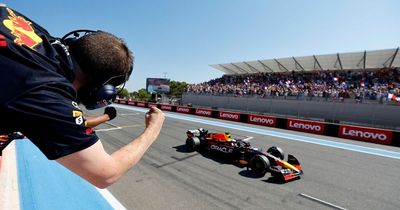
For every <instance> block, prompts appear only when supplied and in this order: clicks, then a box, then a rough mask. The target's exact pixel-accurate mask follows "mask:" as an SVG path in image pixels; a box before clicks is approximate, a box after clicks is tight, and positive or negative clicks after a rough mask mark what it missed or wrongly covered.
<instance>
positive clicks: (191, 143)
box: [185, 137, 200, 152]
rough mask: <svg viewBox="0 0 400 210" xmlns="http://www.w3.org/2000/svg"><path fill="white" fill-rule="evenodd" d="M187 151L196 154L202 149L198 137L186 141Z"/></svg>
mask: <svg viewBox="0 0 400 210" xmlns="http://www.w3.org/2000/svg"><path fill="white" fill-rule="evenodd" d="M185 145H186V150H187V151H189V152H194V151H196V150H197V149H198V148H199V147H200V139H199V138H197V137H192V138H187V139H186V144H185Z"/></svg>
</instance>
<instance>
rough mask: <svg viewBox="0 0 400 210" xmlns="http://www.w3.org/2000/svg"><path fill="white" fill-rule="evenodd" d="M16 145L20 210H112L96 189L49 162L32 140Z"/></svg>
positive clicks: (24, 140) (54, 163)
mask: <svg viewBox="0 0 400 210" xmlns="http://www.w3.org/2000/svg"><path fill="white" fill-rule="evenodd" d="M15 143H16V159H17V174H18V188H19V206H20V209H22V210H27V209H29V210H55V209H57V210H62V209H85V210H89V209H96V210H97V209H113V207H112V206H111V205H110V203H109V202H108V201H107V200H106V199H105V198H104V197H103V196H102V194H100V192H99V191H98V189H97V188H95V187H94V186H93V185H91V184H90V183H88V182H87V181H85V180H84V179H82V178H81V177H79V176H77V175H75V174H73V173H72V172H71V171H69V170H68V169H66V168H64V167H63V166H61V165H60V164H58V163H57V162H56V161H50V160H48V159H47V158H46V157H45V156H44V155H43V154H42V153H41V152H40V150H39V149H38V148H37V147H36V146H35V145H33V144H32V143H31V141H29V140H28V139H23V140H16V141H15ZM3 158H7V157H3Z"/></svg>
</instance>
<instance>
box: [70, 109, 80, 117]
mask: <svg viewBox="0 0 400 210" xmlns="http://www.w3.org/2000/svg"><path fill="white" fill-rule="evenodd" d="M72 116H73V117H80V116H82V112H81V111H75V110H73V111H72Z"/></svg>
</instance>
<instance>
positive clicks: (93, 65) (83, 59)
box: [68, 31, 134, 86]
mask: <svg viewBox="0 0 400 210" xmlns="http://www.w3.org/2000/svg"><path fill="white" fill-rule="evenodd" d="M68 48H69V51H70V53H71V54H72V56H73V57H74V59H75V60H76V61H77V63H78V65H79V67H80V69H81V71H82V72H83V73H84V78H85V79H84V83H85V85H88V86H98V85H102V84H104V83H105V82H108V83H109V84H111V85H114V86H118V85H121V84H122V83H124V82H125V81H126V80H127V79H128V78H129V76H130V74H131V73H132V69H133V59H134V58H133V56H132V53H131V51H130V50H129V49H128V47H127V45H126V44H125V42H124V41H123V40H122V39H120V38H118V37H116V36H114V35H112V34H110V33H107V32H102V31H97V32H92V33H89V34H86V35H84V36H82V37H80V38H79V39H77V40H75V41H73V42H70V43H68ZM110 78H113V79H111V80H110Z"/></svg>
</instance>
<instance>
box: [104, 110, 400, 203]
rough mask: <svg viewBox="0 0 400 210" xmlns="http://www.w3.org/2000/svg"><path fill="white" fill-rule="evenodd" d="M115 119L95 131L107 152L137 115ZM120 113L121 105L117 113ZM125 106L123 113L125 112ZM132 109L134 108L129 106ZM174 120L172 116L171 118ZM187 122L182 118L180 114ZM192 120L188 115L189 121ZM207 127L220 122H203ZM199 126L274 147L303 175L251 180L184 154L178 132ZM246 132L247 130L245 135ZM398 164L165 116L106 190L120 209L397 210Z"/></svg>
mask: <svg viewBox="0 0 400 210" xmlns="http://www.w3.org/2000/svg"><path fill="white" fill-rule="evenodd" d="M118 107H121V108H118V112H119V113H120V115H119V116H118V117H117V118H116V119H114V120H113V121H112V125H110V124H105V125H102V126H100V127H99V128H98V129H109V128H115V127H120V128H121V129H111V130H108V131H107V130H104V131H99V132H97V133H98V135H99V136H100V138H101V139H102V142H103V144H104V146H105V148H106V150H107V151H109V152H113V151H115V150H117V149H118V148H120V147H122V146H123V145H125V144H127V143H128V142H130V141H131V139H132V138H134V137H136V136H137V135H139V134H140V133H141V132H142V131H143V129H144V123H143V121H144V120H143V119H144V113H143V112H142V111H145V109H142V110H141V111H132V110H129V108H130V107H127V106H120V105H118ZM122 107H124V108H123V109H122ZM125 107H127V109H125ZM135 110H140V108H135ZM174 115H179V114H174ZM181 116H187V115H181ZM191 117H193V116H191ZM199 119H207V120H210V121H215V122H224V123H227V121H220V120H215V119H210V118H199ZM228 123H229V124H233V125H242V126H248V127H250V128H257V129H263V130H267V131H274V132H280V133H283V134H282V135H284V134H293V135H298V136H304V137H311V138H318V139H321V140H327V141H332V142H339V143H347V144H351V145H355V146H363V147H367V148H371V149H378V150H382V151H391V152H394V153H399V152H400V149H399V148H396V147H390V146H384V145H376V144H370V143H364V142H357V141H351V140H345V139H339V138H332V137H325V136H319V135H312V134H304V133H299V132H292V131H287V130H280V129H275V128H266V127H262V126H253V125H248V124H241V123H232V122H228ZM199 127H203V128H206V129H209V130H210V131H216V132H218V131H219V132H226V131H227V132H230V133H231V134H232V136H233V137H239V138H240V137H246V136H252V137H254V138H253V139H252V140H251V142H252V145H253V146H256V147H259V148H268V147H270V146H273V145H275V146H279V147H281V148H282V149H283V150H284V152H285V154H288V153H291V154H293V155H294V156H295V157H297V158H298V159H299V161H300V163H301V164H302V166H303V169H304V173H305V174H304V175H303V177H302V178H301V179H300V180H296V181H293V182H289V183H285V184H279V183H276V182H274V180H273V179H270V177H269V176H268V174H267V175H266V176H265V177H263V178H257V177H254V176H252V175H251V174H250V173H248V172H247V171H246V170H245V169H244V168H238V167H236V166H233V165H230V164H226V163H225V162H224V161H221V160H219V159H216V158H212V157H205V156H204V155H202V154H199V153H196V152H195V153H187V152H186V151H185V149H184V143H185V137H186V136H185V132H186V130H188V129H194V128H199ZM249 130H250V129H249ZM399 168H400V160H398V159H395V158H390V157H382V156H377V155H373V154H367V153H361V152H356V151H351V150H347V149H343V148H334V147H328V146H324V145H319V144H311V143H305V142H301V141H290V140H288V139H287V138H281V137H279V136H276V135H275V136H268V135H260V134H257V133H254V132H245V131H240V130H237V129H229V128H223V127H218V126H215V125H207V124H203V123H199V122H192V121H186V120H181V119H176V118H172V117H168V116H167V118H166V120H165V124H164V127H163V130H162V132H161V134H160V137H159V139H158V140H157V141H156V142H155V143H154V144H153V145H152V146H151V148H150V149H149V151H148V152H147V153H146V155H145V156H144V157H143V159H142V160H141V161H140V162H139V163H138V165H137V166H136V167H135V168H134V169H133V170H131V171H130V172H128V174H127V175H125V176H124V177H123V178H122V179H121V180H120V181H119V182H117V183H116V184H114V185H112V186H111V187H110V188H109V191H110V192H111V193H112V194H113V195H114V196H115V197H116V198H117V199H118V200H119V201H120V202H121V203H122V204H123V205H124V206H125V207H126V208H127V209H161V208H162V209H216V208H223V209H255V208H263V209H311V208H316V209H332V208H334V207H332V206H329V205H323V204H321V203H320V202H315V200H311V199H306V198H305V197H304V196H301V194H305V195H309V196H312V197H314V198H317V199H319V200H322V201H325V202H328V203H330V204H333V205H336V206H338V207H342V208H346V209H378V208H379V209H398V206H400V199H399V198H398V187H397V186H398V183H399V181H400V178H399V176H398V174H399V172H400V169H399Z"/></svg>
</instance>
